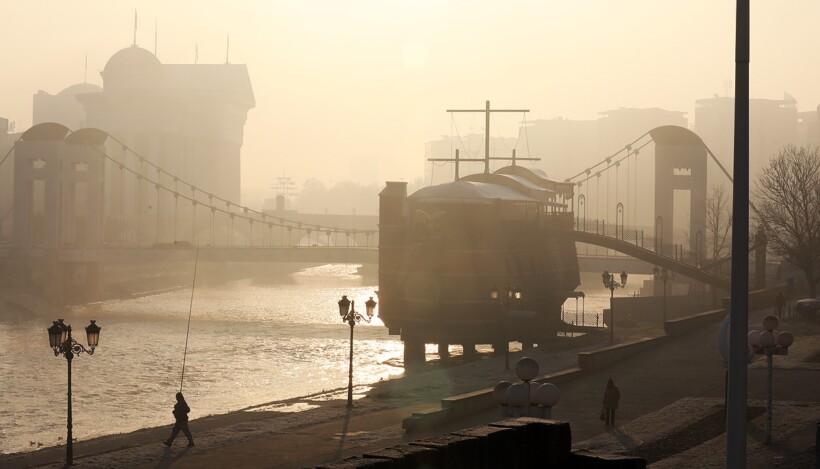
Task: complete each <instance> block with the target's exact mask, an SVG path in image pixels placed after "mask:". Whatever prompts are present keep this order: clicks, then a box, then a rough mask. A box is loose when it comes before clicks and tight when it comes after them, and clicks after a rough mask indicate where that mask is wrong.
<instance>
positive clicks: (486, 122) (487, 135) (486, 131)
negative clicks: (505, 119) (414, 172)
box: [427, 100, 541, 180]
mask: <svg viewBox="0 0 820 469" xmlns="http://www.w3.org/2000/svg"><path fill="white" fill-rule="evenodd" d="M447 112H483V113H484V158H459V156H458V150H456V157H455V159H452V158H429V159H428V160H427V161H449V162H453V161H455V163H456V167H455V175H456V180H458V174H459V172H458V164H459V163H460V162H462V161H484V174H489V173H490V160H512V162H513V163H512V164H513V166H515V162H516V161H518V160H524V161H538V160H540V159H541V158H516V156H515V150H513V153H512V158H504V157H493V158H490V113H492V112H530V110H529V109H490V101H489V100H487V101H486V105H485V107H484V109H447Z"/></svg>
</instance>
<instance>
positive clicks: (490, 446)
mask: <svg viewBox="0 0 820 469" xmlns="http://www.w3.org/2000/svg"><path fill="white" fill-rule="evenodd" d="M451 434H453V435H460V436H472V437H476V438H478V439H479V440H480V443H479V448H480V450H479V455H480V456H481V464H480V465H479V466H477V467H479V468H486V469H495V468H498V467H503V468H508V469H516V468H523V467H524V459H525V457H524V451H525V449H524V444H523V442H522V441H519V440H518V438H517V436H518V435H517V434H516V431H515V430H513V429H512V428H501V427H491V426H489V425H480V426H477V427H471V428H467V429H464V430H459V431H456V432H452V433H451Z"/></svg>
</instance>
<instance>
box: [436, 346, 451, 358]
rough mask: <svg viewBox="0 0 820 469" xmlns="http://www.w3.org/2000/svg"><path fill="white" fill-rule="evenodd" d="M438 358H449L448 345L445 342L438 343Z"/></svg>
mask: <svg viewBox="0 0 820 469" xmlns="http://www.w3.org/2000/svg"><path fill="white" fill-rule="evenodd" d="M438 357H439V358H440V359H442V360H444V359H447V358H450V344H448V343H447V342H439V344H438Z"/></svg>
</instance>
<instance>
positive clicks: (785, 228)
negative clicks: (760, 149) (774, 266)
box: [753, 145, 820, 297]
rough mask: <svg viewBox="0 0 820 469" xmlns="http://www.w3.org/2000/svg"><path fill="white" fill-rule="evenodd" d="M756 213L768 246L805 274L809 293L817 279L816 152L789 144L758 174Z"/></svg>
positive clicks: (819, 174) (819, 212)
mask: <svg viewBox="0 0 820 469" xmlns="http://www.w3.org/2000/svg"><path fill="white" fill-rule="evenodd" d="M756 182H757V183H756V186H755V191H754V193H753V194H754V196H755V198H756V199H757V200H758V207H757V212H756V217H757V218H758V220H757V221H758V222H759V223H760V224H762V225H763V226H765V227H766V228H767V234H768V238H769V248H770V249H771V251H772V252H774V253H775V254H777V255H780V256H782V257H783V259H785V260H786V261H788V262H789V263H791V264H793V265H795V266H797V267H798V268H799V269H800V270H802V271H803V273H804V275H805V276H806V283H807V284H808V287H809V292H810V294H811V296H812V297H815V296H816V295H817V282H818V280H820V275H818V274H820V153H818V149H817V147H813V148H812V147H809V148H806V147H795V146H792V145H789V146H787V147H785V148H783V149H782V150H781V151H780V154H779V155H778V156H777V157H775V158H773V159H772V160H771V161H769V165H768V167H766V168H765V169H764V170H763V171H762V172H761V173H760V174H759V176H758V178H757V181H756Z"/></svg>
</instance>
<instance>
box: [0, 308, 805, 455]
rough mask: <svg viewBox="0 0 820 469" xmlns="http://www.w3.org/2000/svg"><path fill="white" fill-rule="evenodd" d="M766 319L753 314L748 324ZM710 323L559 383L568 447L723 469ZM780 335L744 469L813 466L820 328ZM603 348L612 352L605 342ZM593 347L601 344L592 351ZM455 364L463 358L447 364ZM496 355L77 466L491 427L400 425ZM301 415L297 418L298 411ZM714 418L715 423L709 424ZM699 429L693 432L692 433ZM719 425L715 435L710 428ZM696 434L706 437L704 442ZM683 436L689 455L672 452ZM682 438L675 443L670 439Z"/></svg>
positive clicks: (388, 440)
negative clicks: (606, 405) (351, 403)
mask: <svg viewBox="0 0 820 469" xmlns="http://www.w3.org/2000/svg"><path fill="white" fill-rule="evenodd" d="M763 316H765V314H764V313H763V312H758V313H755V314H753V315H752V316H751V318H750V326H752V327H754V326H755V325H759V324H760V320H761V319H762V317H763ZM718 326H719V325H718V324H712V325H708V326H705V327H703V328H701V329H699V330H696V331H694V332H691V333H688V334H686V335H684V336H682V337H678V338H675V339H674V340H670V341H667V342H665V343H663V344H660V345H658V346H656V347H654V348H652V349H650V350H649V351H647V352H644V353H641V354H639V355H635V356H632V357H630V358H628V359H625V360H623V361H621V362H619V363H617V364H614V365H611V366H608V367H606V368H605V369H602V370H597V371H592V372H589V373H586V374H584V375H583V376H581V377H579V378H576V379H573V380H571V381H569V382H567V383H564V384H562V385H561V386H560V388H561V391H562V397H561V401H560V402H559V403H558V405H557V406H556V407H555V408H554V409H553V418H555V419H559V420H566V421H568V422H570V424H571V427H572V435H573V446H574V447H575V448H585V449H590V450H597V451H603V452H629V451H632V452H636V453H639V454H642V453H641V451H645V452H647V453H646V454H650V455H651V457H650V458H648V459H650V461H654V462H652V465H651V467H693V465H696V466H703V467H723V464H724V463H723V454H724V450H723V446H722V445H723V440H724V438H725V435H723V434H722V433H718V434H716V435H715V434H710V433H709V432H708V431H706V430H705V429H707V427H709V428H711V430H710V431H712V432H715V431H717V432H722V429H721V428H719V425H718V426H717V427H715V425H714V421H715V420H716V419H717V420H718V422H719V420H720V418H722V417H715V415H716V414H715V413H716V412H718V411H719V410H720V408H721V407H722V402H723V393H724V368H723V365H722V362H721V359H720V356H719V354H718V352H717V332H718ZM781 329H788V330H791V331H793V332H795V335H796V341H795V344H794V345H793V346H792V348H791V350H790V355H789V356H786V357H775V358H774V361H775V371H774V397H775V400H776V405H775V410H774V412H773V415H774V422H775V425H774V428H775V432H774V445H771V446H765V445H763V444H762V433H761V428H765V414H760V413H759V412H758V413H757V414H755V413H754V412H752V411H750V415H752V416H753V417H754V418H753V419H752V420H751V422H750V425H749V455H750V462H749V466H748V467H811V466H810V465H809V466H806V464H807V461H809V464H811V461H813V459H807V458H809V455H810V452H811V455H813V451H814V450H813V448H811V447H812V446H813V444H814V428H815V427H814V422H815V421H820V394H818V392H817V384H818V383H820V326H817V325H806V324H805V323H802V322H797V321H784V322H783V324H782V325H781ZM661 333H662V332H661V330H660V327H659V326H658V325H655V326H650V325H645V324H644V325H641V324H636V325H634V326H633V327H626V326H625V327H620V328H616V334H617V337H616V342H626V341H630V340H634V339H636V338H642V337H651V336H657V335H660V334H661ZM601 345H608V343H607V344H601ZM598 347H600V345H599V346H598ZM595 348H597V347H595V346H593V347H586V348H583V349H576V350H571V351H563V352H552V353H545V352H538V351H537V350H528V351H527V352H526V355H527V356H531V357H533V358H535V359H536V360H537V361H538V362H539V364H540V365H541V374H545V373H551V372H556V371H561V370H564V369H568V368H572V367H576V366H577V364H578V361H577V353H578V352H579V351H582V350H593V349H595ZM523 355H524V354H522V353H514V354H512V357H511V358H512V360H511V361H512V363H513V364H514V363H515V360H516V359H517V358H519V357H521V356H523ZM452 360H453V361H454V362H458V361H459V357H456V358H454V359H452ZM503 360H504V358H503V357H489V356H487V357H482V358H481V359H479V360H477V361H476V362H473V363H469V364H462V365H458V366H439V365H431V366H428V367H427V369H425V370H424V371H421V372H419V373H414V374H413V375H411V376H410V377H404V378H402V379H396V380H392V381H389V382H383V383H379V384H377V385H375V386H373V387H372V389H369V390H365V389H362V388H358V389H357V391H359V392H363V393H365V394H366V395H365V396H364V397H362V398H361V399H359V400H357V401H356V406H355V407H354V408H353V409H352V410H348V409H346V408H345V406H344V391H343V390H337V391H335V392H329V393H326V394H323V395H316V396H309V397H305V398H298V399H293V400H290V401H287V402H280V403H273V404H271V405H269V406H262V407H258V408H255V409H249V410H247V411H240V412H234V413H231V414H226V415H221V416H212V417H206V418H204V419H196V420H194V421H192V422H191V429H192V431H193V432H194V436H195V439H196V443H197V446H195V447H193V448H186V447H185V445H184V438H183V439H180V440H179V441H178V442H177V443H176V444H175V445H174V447H172V448H170V449H168V448H166V447H165V446H163V445H162V444H161V443H160V442H161V440H162V439H164V438H166V437H167V434H168V432H169V430H170V427H163V428H156V429H145V430H140V431H137V432H134V433H130V434H126V435H117V436H111V437H104V438H99V439H96V440H91V441H81V442H78V443H77V444H76V445H75V462H76V463H77V467H81V468H82V467H85V468H97V467H100V468H102V467H106V468H113V467H144V468H149V467H150V468H156V467H174V468H189V467H190V468H203V467H229V466H233V467H243V468H244V467H248V468H253V467H259V468H263V467H264V468H298V467H310V466H313V465H317V464H320V463H323V462H328V461H333V460H336V459H340V458H343V457H347V456H352V455H358V454H362V453H365V452H368V451H372V450H375V449H379V448H383V447H386V446H391V445H394V444H400V443H406V442H409V441H412V440H415V439H419V438H424V437H426V436H432V435H437V434H441V433H445V432H448V431H453V430H457V429H461V428H464V427H468V426H473V425H477V424H482V423H487V422H491V421H495V420H499V419H500V417H499V413H498V410H497V409H490V410H487V411H484V412H480V413H477V414H474V415H472V416H469V417H467V418H464V419H461V420H459V421H455V422H450V423H447V424H445V425H443V426H441V427H437V428H435V429H431V430H427V431H424V432H420V433H416V434H411V435H407V434H405V432H404V431H403V430H402V429H401V421H402V420H403V419H404V418H405V417H407V416H409V415H411V413H412V412H414V411H418V410H421V409H425V408H430V407H433V406H437V405H438V403H439V400H440V399H441V398H443V397H448V396H452V395H455V394H460V393H464V392H468V391H473V390H476V389H481V388H485V387H492V386H493V385H494V384H495V383H497V382H498V381H501V380H509V381H514V380H515V378H514V373H513V372H512V371H504V370H503ZM764 364H765V361H763V363H761V361H760V359H758V360H757V361H756V362H755V363H753V364H752V365H750V368H749V399H750V401H749V405H750V408H751V409H752V410H754V409H755V408H758V409H759V408H760V407H761V406H762V404H761V402H763V399H765V396H766V384H765V377H766V370H765V366H764ZM609 377H612V378H613V380H614V381H615V383H616V384H617V385H618V386H619V387H620V390H621V396H622V397H621V403H620V408H619V410H618V412H617V414H616V423H617V425H616V427H615V428H614V429H607V428H606V427H604V426H603V424H602V422H601V421H600V420H598V414H599V411H600V408H601V399H602V396H603V390H604V386H605V384H606V381H607V378H609ZM300 409H302V411H301V412H293V411H294V410H300ZM710 422H711V423H710ZM693 424H697V425H693ZM715 428H717V429H716V430H715ZM701 433H703V434H702V435H701ZM683 436H686V437H687V438H688V440H687V441H688V443H689V444H691V446H693V448H691V449H687V448H682V447H680V442H679V440H681V439H682V437H683ZM670 440H674V441H677V442H678V446H675V445H672V444H671V443H669V441H670ZM63 455H64V448H46V449H43V450H41V451H37V452H34V453H30V454H28V455H25V456H22V457H9V456H3V457H0V466H2V467H10V468H14V467H27V466H45V467H55V468H56V467H61V462H60V460H61V458H62V457H63Z"/></svg>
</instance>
